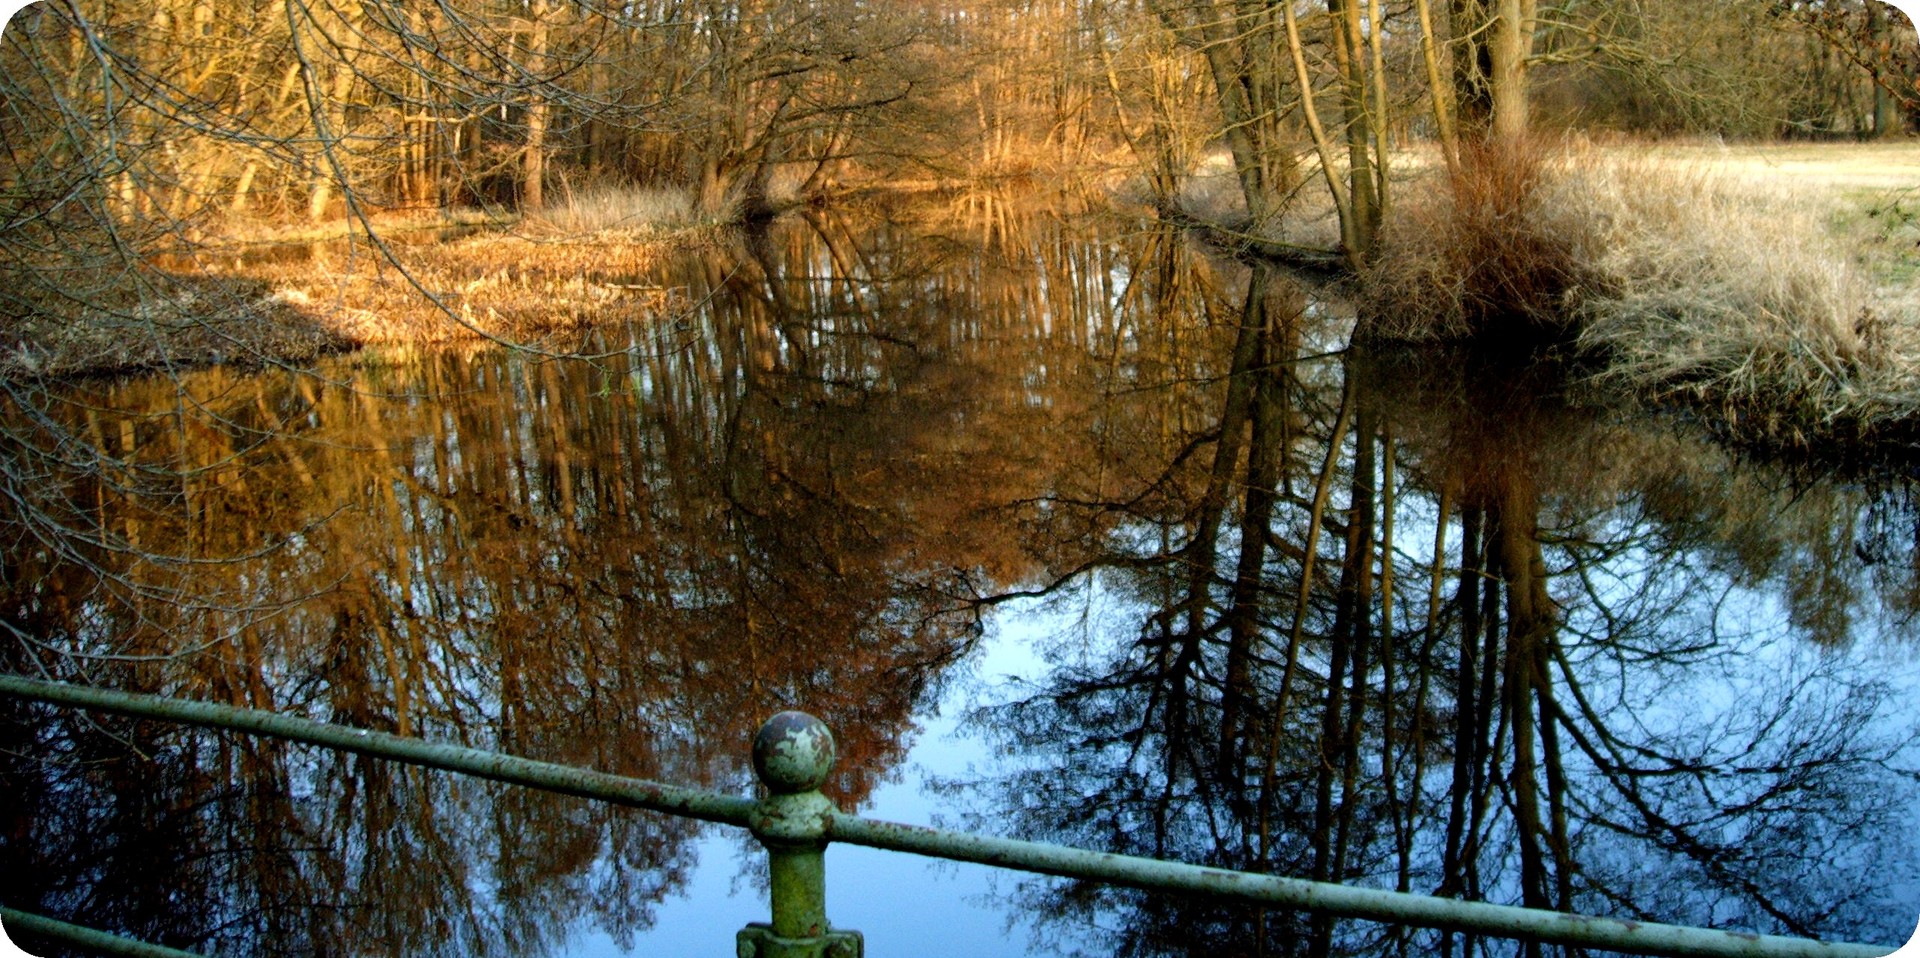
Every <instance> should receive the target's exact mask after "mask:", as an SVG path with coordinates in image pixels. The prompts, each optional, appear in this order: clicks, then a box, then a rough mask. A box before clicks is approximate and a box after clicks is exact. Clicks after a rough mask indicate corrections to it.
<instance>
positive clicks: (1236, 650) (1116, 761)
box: [948, 271, 1920, 955]
mask: <svg viewBox="0 0 1920 958" xmlns="http://www.w3.org/2000/svg"><path fill="white" fill-rule="evenodd" d="M1244 288H1245V294H1244V300H1243V301H1242V309H1241V311H1240V317H1241V322H1240V324H1239V328H1238V342H1239V348H1236V349H1235V350H1233V351H1232V352H1231V353H1228V352H1227V351H1225V350H1221V351H1219V352H1218V353H1216V354H1215V355H1216V356H1219V357H1226V356H1228V355H1231V357H1232V361H1231V363H1232V364H1231V367H1225V366H1224V364H1223V365H1222V366H1219V367H1215V372H1214V373H1213V374H1212V375H1211V376H1199V377H1193V378H1190V379H1186V380H1181V379H1179V378H1177V377H1172V376H1157V375H1156V374H1148V375H1138V374H1135V373H1133V372H1120V373H1117V374H1115V375H1111V376H1109V377H1108V378H1106V379H1105V380H1104V381H1103V382H1102V383H1101V385H1100V386H1099V387H1098V391H1099V392H1100V394H1102V395H1104V396H1107V397H1109V400H1110V401H1111V403H1112V405H1113V409H1112V411H1111V413H1110V415H1108V416H1103V417H1102V418H1101V419H1100V420H1099V422H1098V423H1097V424H1096V425H1095V426H1094V427H1093V428H1094V429H1095V430H1097V431H1101V432H1103V433H1104V434H1105V435H1107V436H1111V435H1113V434H1115V433H1116V432H1117V430H1114V429H1113V428H1112V427H1111V426H1109V423H1111V422H1117V421H1122V420H1126V419H1128V418H1129V417H1143V418H1148V419H1153V420H1155V421H1156V422H1157V423H1158V424H1159V425H1160V426H1161V428H1160V430H1159V431H1158V432H1153V431H1150V430H1134V431H1133V432H1132V433H1130V441H1131V442H1133V443H1134V448H1133V449H1132V450H1131V455H1132V456H1133V457H1135V459H1136V461H1137V462H1138V463H1141V464H1159V465H1158V467H1157V469H1158V471H1155V468H1156V467H1154V466H1152V465H1143V466H1141V467H1136V468H1144V470H1145V471H1144V472H1142V473H1140V474H1139V476H1142V477H1146V476H1150V478H1147V479H1145V481H1140V479H1138V478H1136V480H1135V481H1133V482H1132V483H1131V484H1129V483H1128V482H1125V481H1122V482H1118V483H1115V484H1114V485H1112V486H1110V487H1108V488H1105V489H1102V490H1100V491H1098V492H1097V493H1093V494H1088V493H1085V492H1077V493H1066V494H1062V495H1059V496H1056V497H1053V498H1051V499H1049V500H1048V501H1047V503H1046V508H1047V509H1048V510H1050V511H1053V512H1057V513H1067V514H1071V517H1068V516H1066V515H1062V516H1057V517H1055V522H1056V523H1058V524H1059V525H1061V526H1066V527H1075V528H1086V529H1099V530H1102V531H1101V532H1100V533H1097V534H1093V535H1088V536H1086V537H1085V538H1084V539H1083V540H1082V541H1081V543H1080V545H1081V547H1082V548H1084V549H1085V550H1086V554H1085V556H1084V557H1082V558H1081V559H1079V560H1078V566H1079V567H1080V568H1082V569H1084V570H1089V571H1087V572H1086V573H1085V574H1083V575H1081V576H1078V577H1076V578H1071V579H1063V580H1061V582H1060V584H1059V589H1060V592H1059V597H1058V598H1057V600H1056V601H1059V602H1062V603H1084V605H1085V607H1086V608H1088V609H1090V610H1092V609H1098V610H1104V611H1103V612H1101V613H1100V614H1095V615H1089V616H1087V617H1085V618H1084V619H1083V620H1082V622H1081V626H1080V627H1079V629H1078V630H1077V632H1076V633H1075V634H1074V635H1072V636H1066V637H1063V641H1062V645H1061V648H1060V649H1058V650H1056V654H1057V655H1059V656H1060V657H1061V658H1062V659H1063V660H1064V662H1065V664H1063V665H1062V667H1060V668H1059V669H1058V670H1057V671H1056V672H1055V673H1054V674H1053V675H1051V676H1050V677H1049V678H1048V679H1047V680H1045V681H1044V682H1041V683H1039V684H1038V685H1037V686H1035V687H1031V688H1026V689H1021V690H1018V691H1017V692H1015V693H1013V694H1009V693H1008V692H1006V691H1004V690H1001V691H995V692H991V693H988V696H987V697H988V698H989V699H991V700H993V701H994V702H995V703H997V704H990V705H988V706H986V707H983V708H981V709H980V710H979V711H977V712H976V714H975V715H974V718H973V722H974V725H975V726H976V728H977V729H978V731H979V732H980V733H981V734H983V735H990V736H995V737H997V739H998V741H999V742H1000V744H1001V749H1002V754H1003V756H1004V758H1005V759H1006V761H1005V763H1004V764H1005V768H1004V769H1003V770H1002V772H1001V774H999V775H997V776H996V777H990V778H988V779H985V780H978V781H965V780H956V781H953V782H950V783H949V785H948V787H949V788H950V789H951V790H952V791H954V792H956V793H960V794H965V795H969V796H970V797H971V798H972V799H973V800H974V801H976V802H978V803H979V805H980V807H982V808H983V809H985V811H984V812H983V813H982V814H981V816H980V819H979V821H980V823H982V824H985V823H991V822H1006V823H1007V824H1006V825H1005V826H1004V828H1005V829H1006V830H1007V831H1009V832H1011V833H1015V834H1019V835H1022V836H1025V837H1032V838H1040V839H1044V840H1052V841H1059V842H1064V843H1072V844H1079V845H1088V846H1092V847H1097V848H1103V849H1108V850H1112V851H1117V852H1126V853H1131V854H1141V855H1151V856H1155V857H1162V858H1174V859H1179V860H1184V861H1190V862H1196V863H1202V864H1209V865H1218V866H1223V867H1229V868H1237V869H1245V870H1252V871H1267V872H1274V873H1280V874H1289V875H1304V876H1310V877H1313V878H1316V879H1321V880H1336V881H1342V882H1357V883H1362V884H1367V885H1372V886H1376V887H1388V888H1397V889H1400V890H1412V891H1419V892H1431V893H1437V894H1441V895H1447V896H1458V897H1468V898H1475V899H1489V900H1495V901H1502V902H1510V903H1516V904H1524V905H1528V906H1536V907H1546V908H1556V909H1563V910H1578V911H1585V912H1589V913H1599V914H1610V915H1619V916H1623V917H1631V918H1636V919H1644V920H1659V921H1669V922H1683V923H1692V924H1699V925H1708V926H1727V927H1735V928H1747V929H1757V930H1762V931H1768V932H1775V933H1783V934H1793V935H1811V936H1819V937H1839V938H1851V939H1858V940H1876V941H1899V940H1903V939H1904V938H1905V937H1906V935H1907V933H1908V931H1909V926H1910V923H1911V920H1912V916H1913V915H1914V913H1915V912H1916V911H1917V910H1920V902H1916V900H1915V897H1914V892H1915V888H1914V887H1913V886H1912V884H1911V883H1909V882H1905V881H1902V880H1899V879H1897V878H1893V877H1891V876H1899V875H1910V874H1911V873H1912V870H1913V863H1914V861H1915V857H1914V848H1913V846H1912V844H1911V841H1910V835H1911V834H1912V830H1913V817H1912V808H1913V797H1914V796H1913V790H1912V789H1913V786H1912V779H1911V772H1910V771H1908V770H1909V769H1910V768H1911V767H1912V764H1913V759H1914V755H1913V752H1912V749H1911V744H1912V739H1913V736H1914V733H1915V731H1916V728H1920V725H1916V720H1915V716H1914V715H1913V714H1912V713H1911V710H1910V707H1906V706H1905V702H1906V701H1908V700H1907V699H1905V698H1903V696H1904V695H1905V694H1906V690H1907V689H1909V688H1910V687H1911V686H1910V682H1911V679H1912V673H1911V670H1910V669H1908V670H1904V671H1903V670H1902V668H1901V666H1904V665H1905V661H1904V660H1907V659H1910V657H1911V644H1910V643H1911V635H1912V632H1913V624H1914V601H1915V598H1916V595H1920V590H1916V585H1917V582H1920V580H1917V578H1916V571H1920V567H1917V566H1916V562H1915V553H1914V551H1913V542H1914V535H1913V533H1914V531H1915V530H1916V528H1917V527H1916V522H1915V519H1916V514H1915V511H1914V508H1913V503H1912V499H1911V497H1910V493H1908V492H1903V491H1900V490H1894V491H1882V492H1878V493H1869V492H1863V491H1860V490H1858V489H1852V488H1846V487H1841V486H1836V485H1832V484H1824V483H1814V484H1811V485H1794V484H1791V483H1789V482H1787V481H1786V480H1785V479H1784V478H1783V477H1782V476H1780V475H1778V474H1776V473H1775V472H1774V471H1772V470H1769V469H1767V468H1765V467H1760V466H1754V465H1751V464H1741V463H1736V462H1734V461H1732V460H1731V459H1730V458H1729V457H1728V456H1727V455H1726V454H1725V453H1724V452H1722V451H1720V450H1718V449H1716V448H1714V447H1711V446H1709V445H1706V444H1704V443H1703V442H1701V441H1699V440H1698V439H1695V438H1691V437H1689V436H1687V435H1686V434H1685V433H1684V432H1682V431H1681V430H1678V429H1675V428H1672V427H1670V426H1666V425H1663V424H1660V423H1656V422H1649V421H1647V420H1645V419H1643V418H1626V417H1620V416H1611V417H1610V416H1605V415H1601V414H1599V413H1597V412H1596V411H1594V410H1590V409H1582V408H1579V407H1578V406H1576V405H1574V404H1572V403H1571V402H1569V401H1568V399H1567V398H1566V396H1565V392H1566V390H1567V388H1568V387H1567V385H1566V384H1567V383H1569V382H1573V381H1577V371H1568V370H1565V369H1561V368H1557V367H1555V366H1553V365H1551V364H1548V363H1544V362H1532V361H1529V360H1526V359H1516V358H1514V357H1502V356H1499V355H1497V354H1496V355H1487V354H1485V353H1474V352H1460V353H1457V354H1456V353H1445V352H1436V351H1431V350H1427V351H1420V352H1399V353H1386V354H1382V353H1380V352H1372V351H1368V350H1366V349H1363V348H1360V347H1354V348H1352V349H1349V350H1346V351H1344V352H1341V353H1339V354H1338V355H1332V356H1330V355H1326V354H1325V353H1324V351H1323V350H1321V349H1320V347H1318V346H1317V345H1315V338H1316V337H1317V336H1322V335H1324V333H1323V332H1322V331H1321V330H1320V328H1319V327H1321V326H1323V325H1324V324H1325V322H1326V320H1325V318H1324V317H1323V316H1319V315H1315V311H1314V309H1313V308H1312V307H1310V306H1308V305H1307V304H1305V303H1304V302H1303V300H1302V298H1301V295H1300V293H1299V292H1298V291H1297V290H1294V289H1291V288H1290V287H1288V286H1287V284H1285V283H1284V282H1282V281H1280V280H1278V279H1275V278H1271V277H1267V276H1264V275H1262V274H1261V273H1259V272H1257V271H1256V272H1254V273H1253V275H1252V276H1251V278H1250V279H1248V280H1247V281H1246V282H1245V286H1244ZM1250 341H1253V343H1254V344H1253V345H1249V342H1250ZM1163 348H1166V349H1169V350H1171V349H1173V348H1175V347H1173V346H1172V345H1171V340H1169V342H1168V344H1166V345H1165V346H1164V347H1163ZM1120 365H1121V364H1118V363H1116V364H1115V368H1116V369H1118V368H1119V367H1120ZM1175 397H1177V398H1175ZM1208 397H1211V399H1212V401H1213V403H1214V404H1215V406H1214V408H1217V409H1219V410H1221V411H1220V412H1219V413H1218V414H1216V415H1213V416H1200V417H1196V418H1193V419H1184V418H1183V419H1179V420H1178V421H1170V419H1169V417H1168V416H1166V415H1165V413H1164V409H1165V408H1167V407H1170V406H1172V407H1179V406H1183V405H1185V404H1188V403H1194V404H1204V403H1205V402H1206V401H1207V398H1208ZM1096 442H1098V440H1096ZM1229 490H1231V492H1229ZM1236 513H1237V519H1238V522H1234V521H1231V519H1230V518H1229V519H1225V520H1223V517H1232V516H1234V515H1235V514H1236ZM1869 530H1870V531H1869ZM1896 530H1898V531H1896ZM1896 540H1897V541H1901V542H1902V546H1899V547H1895V546H1892V545H1891V543H1892V542H1894V541H1896ZM1856 550H1857V551H1858V554H1859V558H1857V559H1856V558H1855V557H1854V555H1853V554H1852V553H1854V552H1855V551H1856ZM1863 559H1864V560H1866V561H1864V562H1863V561H1860V560H1863ZM1890 666H1892V667H1891V668H1890ZM1020 897H1021V898H1022V900H1023V903H1024V904H1025V905H1026V906H1027V907H1029V908H1032V909H1035V910H1036V911H1037V912H1039V913H1040V914H1043V915H1046V916H1048V917H1049V918H1051V919H1054V920H1057V921H1061V922H1073V923H1089V924H1097V925H1098V926H1100V927H1103V928H1106V929H1108V930H1109V931H1113V932H1117V938H1116V939H1115V941H1116V942H1117V944H1116V946H1115V947H1114V949H1113V950H1114V952H1115V953H1117V954H1127V955H1160V954H1201V953H1204V954H1208V955H1217V954H1296V953H1300V954H1311V955H1326V954H1334V953H1340V954H1348V953H1376V952H1389V953H1394V954H1405V953H1439V954H1464V953H1467V952H1470V951H1473V950H1475V949H1477V948H1483V949H1489V950H1493V951H1496V952H1506V951H1522V952H1525V953H1528V954H1535V953H1538V952H1539V951H1540V950H1542V949H1540V948H1538V947H1535V946H1526V947H1523V946H1516V945H1513V944H1510V943H1499V942H1476V941H1473V940H1471V939H1467V938H1463V937H1462V936H1457V935H1443V934H1440V933H1437V932H1410V931H1407V930H1403V929H1396V928H1390V927H1385V926H1380V925H1375V924H1368V923H1338V924H1337V923H1335V922H1333V921H1330V920H1327V919H1314V918H1311V917H1308V916H1303V915H1298V914H1292V913H1284V912H1262V911H1260V910H1257V909H1253V908H1247V907H1239V906H1222V905H1218V904H1212V903H1207V902H1200V901H1191V900H1182V899H1177V898H1171V897H1168V896H1164V895H1149V894H1144V893H1138V892H1133V891H1128V890H1114V889H1101V888H1094V887H1089V886H1084V885H1076V884H1048V883H1029V884H1028V885H1026V886H1025V887H1024V889H1023V891H1022V893H1021V895H1020Z"/></svg>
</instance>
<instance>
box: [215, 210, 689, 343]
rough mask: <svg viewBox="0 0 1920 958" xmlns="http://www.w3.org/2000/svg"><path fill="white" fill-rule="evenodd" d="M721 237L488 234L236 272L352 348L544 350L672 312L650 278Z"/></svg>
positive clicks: (670, 295) (669, 295)
mask: <svg viewBox="0 0 1920 958" xmlns="http://www.w3.org/2000/svg"><path fill="white" fill-rule="evenodd" d="M722 232H723V228H722V227H717V226H704V227H699V226H690V227H685V228H682V229H680V230H679V231H677V232H671V233H666V232H660V233H656V234H654V235H652V236H650V237H647V238H641V237H637V236H634V235H631V234H627V235H614V234H611V233H609V232H606V231H602V232H600V233H596V234H592V236H591V237H590V238H581V239H575V240H542V239H536V238H531V237H528V236H525V235H505V234H491V233H490V234H481V235H477V236H471V237H468V238H466V239H462V240H457V241H454V242H449V243H442V244H436V245H431V246H420V247H407V248H396V249H394V253H395V254H396V259H397V261H398V263H397V265H396V264H394V263H389V262H386V261H385V260H383V259H381V258H379V257H378V256H376V255H370V253H369V252H367V251H363V252H362V253H361V255H360V256H359V257H358V258H357V261H349V260H348V259H347V258H346V257H345V256H344V255H343V254H342V253H340V252H338V251H333V250H326V251H321V252H319V254H318V255H319V258H318V259H313V258H309V259H306V260H302V261H292V262H285V263H276V264H265V265H261V266H256V267H249V268H245V269H246V272H247V274H248V275H250V276H251V277H253V278H256V279H260V280H264V281H266V282H267V283H268V284H269V285H270V286H271V287H272V289H273V293H272V298H273V299H275V300H276V301H278V302H282V303H286V304H289V305H292V306H295V307H298V308H300V309H301V310H302V311H304V312H306V313H307V314H309V315H311V316H314V317H316V321H317V322H318V323H319V324H320V325H321V326H322V327H323V328H324V329H326V330H327V331H328V332H329V333H330V334H332V335H334V336H337V337H339V338H340V339H342V340H344V341H346V342H348V343H351V344H352V345H356V346H362V345H373V344H396V343H444V342H459V341H463V340H471V339H478V338H489V337H492V338H500V339H506V340H511V341H515V342H528V343H549V344H550V343H551V341H552V340H553V339H554V337H557V336H568V335H572V334H575V333H578V332H580V331H583V330H587V329H592V328H595V327H597V326H601V325H605V324H608V323H617V322H628V321H637V320H644V319H646V318H649V317H652V316H654V315H657V314H658V313H660V312H661V311H663V310H666V309H669V308H671V307H672V306H673V305H674V303H675V296H676V291H675V290H674V289H672V288H671V287H669V286H666V285H664V284H662V283H660V282H659V281H658V280H657V278H656V277H657V274H658V272H659V267H660V265H661V262H662V260H663V259H664V258H665V257H666V256H668V255H669V254H671V253H674V252H678V251H684V250H689V249H696V248H699V247H700V246H702V245H705V244H709V243H712V242H715V241H717V239H718V237H719V236H720V234H721V233H722ZM428 294H431V295H428Z"/></svg>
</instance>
